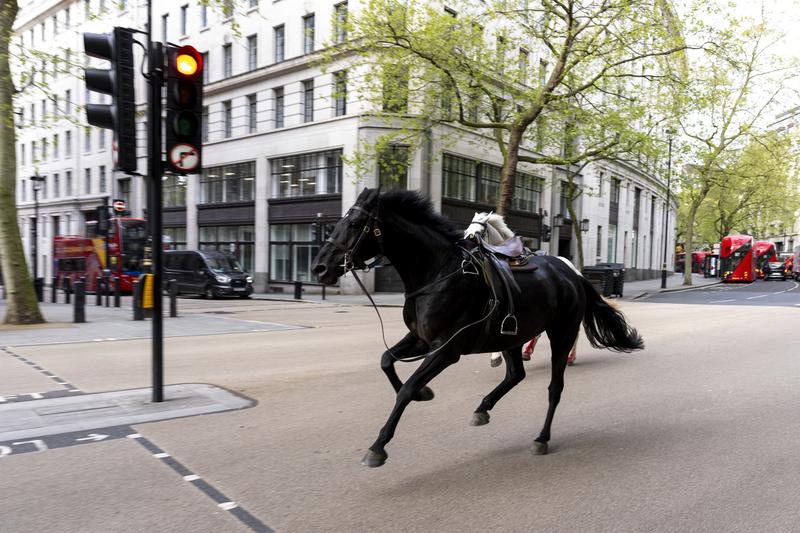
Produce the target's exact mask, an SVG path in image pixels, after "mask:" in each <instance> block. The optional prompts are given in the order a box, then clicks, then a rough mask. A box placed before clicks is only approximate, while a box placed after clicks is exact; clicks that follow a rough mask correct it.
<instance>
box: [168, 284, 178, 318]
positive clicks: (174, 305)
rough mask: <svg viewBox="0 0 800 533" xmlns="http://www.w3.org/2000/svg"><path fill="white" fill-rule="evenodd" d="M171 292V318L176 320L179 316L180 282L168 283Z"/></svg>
mask: <svg viewBox="0 0 800 533" xmlns="http://www.w3.org/2000/svg"><path fill="white" fill-rule="evenodd" d="M167 287H168V289H167V290H168V292H169V316H171V317H172V318H175V317H177V316H178V282H177V281H176V280H174V279H171V280H169V281H168V282H167Z"/></svg>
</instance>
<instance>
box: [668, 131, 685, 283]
mask: <svg viewBox="0 0 800 533" xmlns="http://www.w3.org/2000/svg"><path fill="white" fill-rule="evenodd" d="M674 134H675V132H674V131H673V130H667V135H669V148H668V149H667V203H666V204H664V232H663V235H664V261H663V262H662V263H661V288H662V289H666V288H667V221H668V219H669V195H670V191H671V190H672V189H671V188H670V181H671V180H672V136H673V135H674ZM690 255H691V254H690Z"/></svg>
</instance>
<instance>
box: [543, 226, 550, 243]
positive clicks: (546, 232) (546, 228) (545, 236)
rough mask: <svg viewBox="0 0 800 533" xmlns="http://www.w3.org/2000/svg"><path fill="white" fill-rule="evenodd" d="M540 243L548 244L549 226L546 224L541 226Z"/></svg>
mask: <svg viewBox="0 0 800 533" xmlns="http://www.w3.org/2000/svg"><path fill="white" fill-rule="evenodd" d="M542 242H550V226H549V225H547V224H544V225H543V226H542Z"/></svg>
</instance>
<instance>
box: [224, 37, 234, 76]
mask: <svg viewBox="0 0 800 533" xmlns="http://www.w3.org/2000/svg"><path fill="white" fill-rule="evenodd" d="M232 75H233V52H232V50H231V45H230V44H226V45H223V46H222V76H223V77H225V78H230V77H231V76H232Z"/></svg>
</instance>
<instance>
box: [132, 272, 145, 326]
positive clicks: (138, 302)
mask: <svg viewBox="0 0 800 533" xmlns="http://www.w3.org/2000/svg"><path fill="white" fill-rule="evenodd" d="M143 286H144V284H143V283H142V282H141V281H139V280H136V281H134V282H133V319H134V320H144V309H142V289H143Z"/></svg>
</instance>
